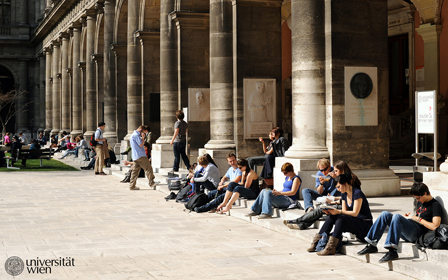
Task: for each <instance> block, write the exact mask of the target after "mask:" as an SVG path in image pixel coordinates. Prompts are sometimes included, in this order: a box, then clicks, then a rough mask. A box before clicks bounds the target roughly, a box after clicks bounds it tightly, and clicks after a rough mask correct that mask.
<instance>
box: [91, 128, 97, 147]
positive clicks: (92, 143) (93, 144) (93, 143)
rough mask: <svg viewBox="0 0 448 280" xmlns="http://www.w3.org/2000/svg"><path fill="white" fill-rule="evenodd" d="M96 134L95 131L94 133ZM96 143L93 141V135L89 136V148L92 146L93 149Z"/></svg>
mask: <svg viewBox="0 0 448 280" xmlns="http://www.w3.org/2000/svg"><path fill="white" fill-rule="evenodd" d="M95 132H96V131H95ZM96 144H97V143H96V141H95V133H94V134H92V135H91V136H90V146H92V147H95V146H96Z"/></svg>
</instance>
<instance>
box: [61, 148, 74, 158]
mask: <svg viewBox="0 0 448 280" xmlns="http://www.w3.org/2000/svg"><path fill="white" fill-rule="evenodd" d="M68 155H76V152H75V150H67V151H66V152H65V154H64V155H63V156H62V157H61V159H63V158H65V157H66V156H68Z"/></svg>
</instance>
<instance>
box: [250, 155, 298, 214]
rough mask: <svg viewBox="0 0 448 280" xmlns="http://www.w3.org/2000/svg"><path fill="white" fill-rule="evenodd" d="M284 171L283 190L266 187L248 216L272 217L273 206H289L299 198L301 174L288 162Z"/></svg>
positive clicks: (283, 166) (284, 165) (283, 168)
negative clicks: (295, 171)
mask: <svg viewBox="0 0 448 280" xmlns="http://www.w3.org/2000/svg"><path fill="white" fill-rule="evenodd" d="M281 170H282V172H283V174H284V175H285V176H286V178H285V182H284V183H283V190H282V191H277V190H270V189H264V190H262V191H261V193H260V194H259V195H258V197H257V200H255V202H254V204H253V205H252V207H251V212H250V213H248V214H247V215H246V216H248V217H250V216H256V215H260V213H261V215H260V216H259V217H258V218H259V219H266V218H271V217H272V214H273V210H272V206H274V207H277V208H287V207H288V206H289V205H291V204H292V203H294V202H295V201H296V200H297V192H298V191H299V189H300V185H301V184H302V180H301V179H300V177H299V175H297V174H296V173H294V166H292V164H291V163H289V162H286V163H284V164H283V165H282V169H281Z"/></svg>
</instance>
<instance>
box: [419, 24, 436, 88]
mask: <svg viewBox="0 0 448 280" xmlns="http://www.w3.org/2000/svg"><path fill="white" fill-rule="evenodd" d="M415 30H416V31H417V32H418V34H419V35H420V36H422V38H423V43H424V55H425V90H435V91H436V92H437V94H440V33H441V32H442V25H440V24H436V25H432V24H431V23H425V24H422V25H420V27H419V28H417V29H415Z"/></svg>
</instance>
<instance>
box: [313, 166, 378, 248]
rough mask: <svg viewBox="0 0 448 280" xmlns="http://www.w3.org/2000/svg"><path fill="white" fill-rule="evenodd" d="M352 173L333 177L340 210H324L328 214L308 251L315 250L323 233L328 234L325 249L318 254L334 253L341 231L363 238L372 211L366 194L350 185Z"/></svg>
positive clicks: (366, 231) (370, 220)
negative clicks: (339, 201) (338, 196)
mask: <svg viewBox="0 0 448 280" xmlns="http://www.w3.org/2000/svg"><path fill="white" fill-rule="evenodd" d="M352 179H353V177H352V174H351V173H349V172H347V173H344V174H341V175H340V176H337V177H336V178H335V180H336V182H337V185H336V187H337V188H338V190H339V191H340V192H341V194H342V195H341V203H342V210H339V209H334V210H333V209H331V210H324V212H325V213H326V214H328V215H329V217H328V218H327V220H325V223H324V225H323V226H322V228H321V229H320V231H319V233H317V234H316V236H315V237H314V239H313V242H312V243H311V247H310V248H308V252H314V251H315V250H316V246H317V243H318V242H319V239H320V238H321V237H322V234H323V233H326V234H327V235H330V232H331V230H332V229H333V226H334V230H333V234H332V235H331V236H330V239H329V240H328V243H327V245H326V246H325V249H324V250H322V251H320V252H318V253H317V254H318V255H319V256H324V255H334V254H335V253H336V247H337V245H338V243H339V241H340V240H341V239H342V233H343V232H350V233H353V234H355V235H356V236H357V237H358V238H359V239H364V238H365V237H366V235H367V233H368V232H369V229H370V227H371V226H372V213H371V212H370V207H369V202H368V201H367V198H366V196H365V195H364V193H363V192H362V191H361V189H360V188H359V187H358V186H353V185H352Z"/></svg>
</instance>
